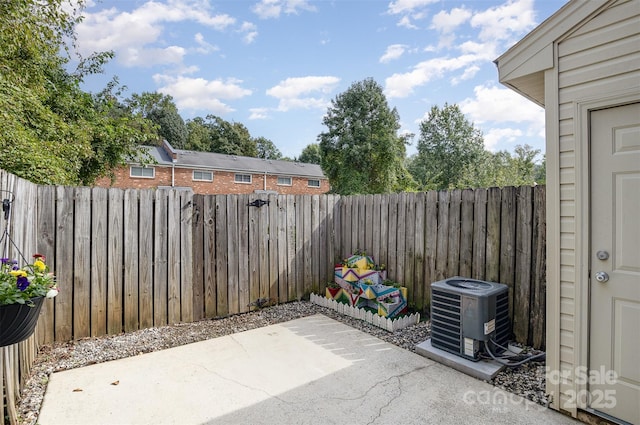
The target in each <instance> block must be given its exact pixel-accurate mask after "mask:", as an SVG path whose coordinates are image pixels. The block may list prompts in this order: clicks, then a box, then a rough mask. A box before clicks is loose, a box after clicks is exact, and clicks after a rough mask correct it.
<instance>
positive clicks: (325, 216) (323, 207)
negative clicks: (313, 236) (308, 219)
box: [315, 195, 331, 294]
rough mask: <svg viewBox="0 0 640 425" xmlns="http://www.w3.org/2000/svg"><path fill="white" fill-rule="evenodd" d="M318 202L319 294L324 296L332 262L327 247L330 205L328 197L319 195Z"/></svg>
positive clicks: (317, 256)
mask: <svg viewBox="0 0 640 425" xmlns="http://www.w3.org/2000/svg"><path fill="white" fill-rule="evenodd" d="M318 200H319V206H320V211H319V213H318V220H319V221H318V227H319V232H320V246H319V251H318V252H317V253H316V254H315V256H316V258H317V261H318V262H319V264H318V288H317V293H318V294H324V292H325V288H326V287H327V279H329V276H328V274H327V264H328V263H330V262H331V260H330V258H329V256H328V252H329V249H328V246H327V235H328V232H327V229H328V227H329V226H330V225H331V223H330V219H329V211H327V208H328V203H329V199H328V195H319V196H318Z"/></svg>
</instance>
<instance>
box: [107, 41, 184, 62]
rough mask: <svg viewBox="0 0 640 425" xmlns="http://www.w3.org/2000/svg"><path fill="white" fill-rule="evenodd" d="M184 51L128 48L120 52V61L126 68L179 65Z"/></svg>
mask: <svg viewBox="0 0 640 425" xmlns="http://www.w3.org/2000/svg"><path fill="white" fill-rule="evenodd" d="M185 53H186V50H185V49H183V48H182V47H178V46H169V47H166V48H164V49H138V48H135V47H130V48H127V49H124V50H121V51H120V57H119V58H120V60H121V61H122V62H124V63H126V64H127V66H140V67H150V66H154V65H166V64H181V63H182V58H183V57H184V55H185Z"/></svg>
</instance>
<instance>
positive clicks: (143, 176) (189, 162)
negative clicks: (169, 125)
mask: <svg viewBox="0 0 640 425" xmlns="http://www.w3.org/2000/svg"><path fill="white" fill-rule="evenodd" d="M145 149H148V151H149V154H150V155H151V157H152V158H153V159H154V160H155V163H154V164H150V165H147V166H141V165H139V164H129V165H127V166H125V167H121V168H120V169H118V170H116V171H115V179H114V181H113V182H112V181H111V179H110V178H108V177H106V178H102V179H99V180H98V181H97V182H96V186H98V187H117V188H122V189H127V188H136V189H150V188H157V187H176V188H191V189H192V190H193V192H194V193H198V194H205V195H213V194H248V193H256V192H264V191H268V192H269V193H278V194H281V195H315V194H321V193H326V192H328V191H329V189H330V187H329V180H328V179H327V178H326V177H325V175H324V174H323V172H322V169H321V168H320V166H319V165H317V164H305V163H299V162H290V161H279V160H265V159H261V158H252V157H246V156H235V155H224V154H219V153H211V152H196V151H187V150H181V149H174V148H173V147H172V146H171V145H170V144H169V143H168V142H167V141H164V142H163V144H162V146H145Z"/></svg>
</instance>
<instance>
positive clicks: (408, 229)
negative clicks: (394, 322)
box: [402, 193, 418, 309]
mask: <svg viewBox="0 0 640 425" xmlns="http://www.w3.org/2000/svg"><path fill="white" fill-rule="evenodd" d="M402 201H403V203H404V204H405V208H404V211H405V215H404V218H402V220H403V221H402V222H403V223H405V226H404V227H405V233H404V249H403V250H402V251H403V254H404V267H403V269H404V278H403V281H402V282H403V284H404V286H405V287H406V288H407V291H408V294H407V298H408V300H407V302H408V303H409V307H410V308H412V309H413V308H415V306H416V282H415V272H416V256H415V251H416V248H415V243H416V231H418V229H417V227H416V196H415V193H403V194H402Z"/></svg>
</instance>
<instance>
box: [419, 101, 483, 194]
mask: <svg viewBox="0 0 640 425" xmlns="http://www.w3.org/2000/svg"><path fill="white" fill-rule="evenodd" d="M417 148H418V154H417V156H416V157H415V158H414V159H413V160H412V162H411V174H412V176H413V178H414V179H415V180H416V181H417V182H418V184H419V185H420V186H421V188H422V189H447V188H453V187H458V186H459V185H460V184H461V180H462V179H463V176H464V174H465V170H466V168H467V167H468V166H471V165H472V164H474V163H476V162H477V161H478V160H479V159H480V158H481V156H482V154H483V152H484V141H483V138H482V133H481V132H480V131H479V130H477V129H476V128H475V127H474V126H473V124H472V123H470V122H469V121H467V119H466V118H465V117H464V114H463V113H462V112H461V111H460V108H459V107H458V105H455V104H454V105H448V104H446V103H445V105H444V107H443V108H442V109H440V108H439V107H437V106H433V107H432V108H431V110H430V111H429V115H428V117H427V119H426V120H424V121H422V122H421V123H420V138H419V140H418V146H417Z"/></svg>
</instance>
